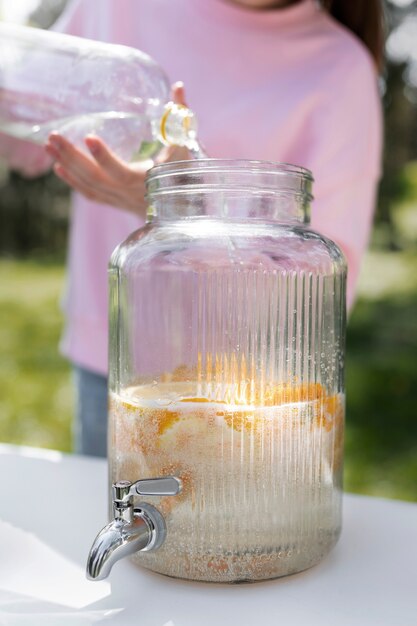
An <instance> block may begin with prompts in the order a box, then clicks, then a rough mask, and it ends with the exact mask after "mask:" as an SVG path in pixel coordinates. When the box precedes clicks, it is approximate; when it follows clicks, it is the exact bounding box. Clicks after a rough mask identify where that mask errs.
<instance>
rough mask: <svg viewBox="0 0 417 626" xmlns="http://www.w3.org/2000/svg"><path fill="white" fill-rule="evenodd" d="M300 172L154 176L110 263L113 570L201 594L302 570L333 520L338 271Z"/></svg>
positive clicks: (104, 535) (100, 547)
mask: <svg viewBox="0 0 417 626" xmlns="http://www.w3.org/2000/svg"><path fill="white" fill-rule="evenodd" d="M311 185H312V177H311V174H310V173H309V172H308V171H307V170H304V169H302V168H299V167H295V166H292V165H285V164H274V163H266V162H254V161H221V160H199V161H188V162H186V161H184V162H177V163H169V164H164V165H159V166H157V167H155V168H153V170H152V171H151V172H150V174H149V177H148V181H147V188H148V199H149V204H150V218H149V221H148V223H147V224H146V226H145V227H144V228H142V229H140V230H138V231H136V232H135V233H133V234H132V235H131V236H130V237H129V239H128V240H127V241H125V242H124V243H123V244H121V245H120V246H119V247H118V248H117V249H116V251H115V252H114V254H113V257H112V260H111V265H110V409H109V411H110V412H109V429H110V430H109V461H110V480H111V483H112V485H113V487H112V492H113V515H114V519H113V520H112V522H110V524H109V525H108V526H107V527H106V528H104V529H103V530H102V531H101V532H100V534H99V535H98V537H97V539H96V541H95V543H94V545H93V548H92V550H91V552H90V556H89V562H88V575H89V577H90V578H103V577H104V576H106V575H107V573H108V571H109V570H110V567H111V565H112V564H113V563H114V561H115V560H117V559H119V558H120V557H121V556H124V555H125V554H132V558H133V560H134V561H135V562H136V563H137V564H139V565H141V566H143V567H145V568H149V569H151V570H154V571H156V572H160V573H163V574H167V575H169V576H174V577H180V578H187V579H193V580H204V581H215V582H240V581H255V580H262V579H268V578H274V577H278V576H285V575H287V574H292V573H294V572H298V571H301V570H304V569H306V568H308V567H310V566H312V565H314V564H315V563H317V562H318V561H319V560H320V559H322V557H323V556H324V555H326V554H327V553H328V552H329V550H330V549H331V548H332V547H333V546H334V545H335V543H336V541H337V538H338V536H339V533H340V526H341V478H342V453H343V451H342V446H343V424H344V381H343V369H344V335H345V281H346V264H345V260H344V258H343V255H342V253H341V252H340V250H339V248H338V247H337V246H336V245H335V244H334V243H332V242H331V241H329V240H328V239H326V238H325V237H323V236H322V235H320V234H318V233H317V232H314V231H311V230H309V228H308V222H309V202H310V199H311V195H310V194H311Z"/></svg>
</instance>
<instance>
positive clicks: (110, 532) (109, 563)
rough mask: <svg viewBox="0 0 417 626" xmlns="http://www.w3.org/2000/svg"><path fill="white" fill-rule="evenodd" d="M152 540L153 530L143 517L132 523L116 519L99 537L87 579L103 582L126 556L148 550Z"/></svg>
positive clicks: (88, 568) (88, 566) (88, 563)
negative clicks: (115, 565)
mask: <svg viewBox="0 0 417 626" xmlns="http://www.w3.org/2000/svg"><path fill="white" fill-rule="evenodd" d="M151 539H152V528H151V527H150V525H149V523H148V522H147V520H146V519H145V517H144V516H142V515H140V514H139V515H135V517H134V519H133V521H132V522H126V521H125V520H123V519H115V520H113V521H112V522H110V524H107V526H105V527H104V528H103V529H102V530H101V531H100V532H99V534H98V535H97V537H96V538H95V540H94V543H93V545H92V547H91V550H90V554H89V555H88V560H87V578H88V579H89V580H103V579H104V578H107V576H108V575H109V573H110V570H111V568H112V567H113V565H114V564H115V563H116V561H119V559H122V558H123V557H124V556H127V555H129V554H133V553H134V552H137V551H138V550H143V549H144V548H146V547H147V546H148V545H149V543H150V542H151Z"/></svg>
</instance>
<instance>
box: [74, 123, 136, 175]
mask: <svg viewBox="0 0 417 626" xmlns="http://www.w3.org/2000/svg"><path fill="white" fill-rule="evenodd" d="M85 143H86V146H87V148H88V149H89V150H90V152H91V154H92V155H93V157H94V159H95V160H96V162H97V163H98V164H99V166H100V167H101V168H102V170H103V172H105V173H106V174H107V176H109V177H110V178H114V179H115V180H117V181H118V182H119V183H120V184H127V185H129V184H130V183H131V182H132V178H133V177H134V176H135V173H134V172H132V170H131V169H130V167H129V164H128V163H126V162H125V161H122V160H121V159H119V157H117V156H116V155H115V154H114V152H112V151H111V150H110V148H108V147H107V146H106V144H105V143H104V141H103V140H102V139H100V138H99V137H96V136H95V135H87V137H86V138H85Z"/></svg>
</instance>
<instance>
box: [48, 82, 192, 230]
mask: <svg viewBox="0 0 417 626" xmlns="http://www.w3.org/2000/svg"><path fill="white" fill-rule="evenodd" d="M171 95H172V100H173V101H174V102H176V103H178V104H185V96H184V86H183V84H182V83H175V85H173V87H172V94H171ZM85 143H86V146H87V148H88V150H89V152H90V154H86V153H85V152H83V151H82V150H80V149H78V148H76V147H75V146H74V145H73V144H72V143H71V142H69V141H68V140H67V139H65V138H64V137H62V136H61V135H59V134H58V133H52V134H51V135H50V136H49V139H48V143H47V144H46V146H45V147H46V151H47V153H48V154H49V155H50V156H51V157H52V158H53V159H54V160H55V165H54V172H55V174H56V175H57V176H59V178H62V180H64V181H65V182H66V183H68V185H70V186H71V187H72V188H73V189H75V190H76V191H79V192H80V193H82V194H83V195H84V196H85V197H86V198H88V199H89V200H93V201H95V202H100V203H104V204H110V205H112V206H114V207H117V208H120V209H125V210H128V211H132V212H133V213H135V214H137V215H139V216H140V217H142V218H145V215H146V204H145V197H144V196H145V178H146V173H147V171H148V170H149V169H150V168H151V167H152V166H153V164H154V162H153V161H152V160H150V159H148V160H147V161H141V162H138V163H127V162H126V161H123V160H122V159H120V158H119V157H118V156H116V155H115V154H114V153H113V152H112V151H111V150H110V149H109V148H108V147H107V145H106V144H105V143H104V141H102V140H101V139H100V138H99V137H96V136H94V135H88V136H87V137H86V139H85ZM90 155H91V156H90ZM187 158H189V152H188V150H187V149H186V148H179V147H177V146H172V147H168V148H164V149H163V150H162V152H161V153H160V154H159V155H158V158H157V159H156V160H155V162H156V163H166V162H168V161H177V160H181V159H187Z"/></svg>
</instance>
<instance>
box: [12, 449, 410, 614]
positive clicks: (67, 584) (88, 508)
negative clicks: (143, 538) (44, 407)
mask: <svg viewBox="0 0 417 626" xmlns="http://www.w3.org/2000/svg"><path fill="white" fill-rule="evenodd" d="M0 476H1V485H0V490H1V491H0V493H1V498H0V519H1V520H2V523H1V524H0V550H1V551H2V554H1V560H0V624H3V623H4V624H7V625H9V624H10V625H14V624H19V625H20V624H28V625H29V624H31V625H32V624H39V626H41V625H42V626H50V625H51V624H53V625H54V626H55V624H56V625H61V624H74V625H75V624H77V625H78V624H91V623H93V622H94V623H96V621H101V620H102V619H104V622H103V624H115V625H116V624H117V626H125V625H126V626H127V625H133V624H134V625H135V626H208V625H210V626H212V625H216V626H223V625H226V624H228V625H232V626H249V625H250V626H253V625H257V626H258V625H259V626H266V625H268V626H269V625H280V624H283V625H284V624H285V625H288V626H307V625H308V626H356V625H358V626H371V625H372V626H416V625H417V505H415V504H409V503H405V502H398V501H390V500H382V499H376V498H368V497H360V496H352V495H346V496H345V500H344V529H343V533H342V538H341V540H340V542H339V544H338V545H337V547H336V548H335V549H334V550H333V552H332V553H331V554H330V556H329V557H327V559H325V560H324V561H323V562H322V563H321V564H319V565H318V566H316V567H315V568H313V569H311V570H309V571H307V572H304V573H301V574H297V575H295V576H291V577H288V578H282V579H279V580H274V581H268V582H262V583H256V584H253V585H248V584H245V585H214V584H207V583H190V582H183V581H178V580H173V579H169V578H165V577H163V576H159V575H157V574H152V573H150V572H147V571H142V570H140V569H139V568H136V567H135V566H134V565H132V564H131V563H130V562H129V561H128V560H126V559H124V560H122V561H120V562H119V563H117V564H116V565H115V567H114V569H113V571H112V574H111V577H110V579H109V582H88V581H86V580H85V578H84V568H85V561H86V556H87V553H88V551H89V548H90V545H91V542H92V540H93V538H94V536H95V535H96V533H97V532H98V530H100V528H101V527H102V526H103V525H104V524H105V523H106V507H107V505H106V502H107V474H106V464H105V462H104V461H100V460H94V459H87V458H83V457H76V456H67V455H63V454H61V453H59V452H49V451H41V450H37V449H33V448H19V447H14V446H0ZM6 522H8V523H9V524H7V523H6ZM29 533H30V534H29ZM17 594H19V595H17ZM114 609H122V611H120V612H118V613H115V612H112V611H109V610H114ZM106 612H107V616H106V617H105V615H106ZM104 617H105V618H104ZM2 620H3V621H2Z"/></svg>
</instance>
